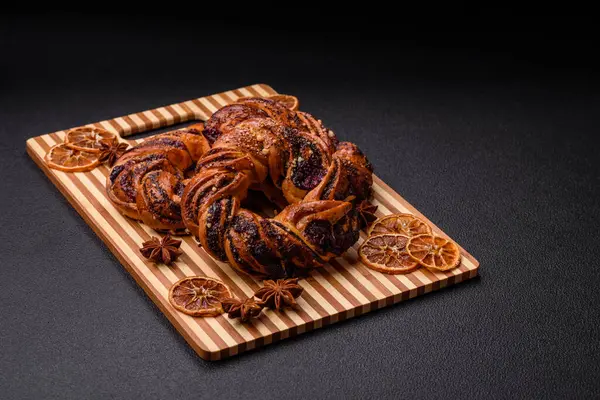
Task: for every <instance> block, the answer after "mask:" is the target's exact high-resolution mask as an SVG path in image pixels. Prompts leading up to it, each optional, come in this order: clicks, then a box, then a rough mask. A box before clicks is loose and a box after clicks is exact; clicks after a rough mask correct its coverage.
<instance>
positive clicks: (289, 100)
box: [268, 94, 300, 111]
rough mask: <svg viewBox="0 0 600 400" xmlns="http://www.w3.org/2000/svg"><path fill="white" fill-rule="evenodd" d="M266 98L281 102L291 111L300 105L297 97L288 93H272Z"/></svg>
mask: <svg viewBox="0 0 600 400" xmlns="http://www.w3.org/2000/svg"><path fill="white" fill-rule="evenodd" d="M268 99H269V100H274V101H276V102H278V103H281V104H283V105H284V106H286V107H287V108H289V109H290V110H293V111H296V110H297V109H298V107H299V106H300V102H299V101H298V98H297V97H296V96H290V95H289V94H274V95H272V96H269V97H268Z"/></svg>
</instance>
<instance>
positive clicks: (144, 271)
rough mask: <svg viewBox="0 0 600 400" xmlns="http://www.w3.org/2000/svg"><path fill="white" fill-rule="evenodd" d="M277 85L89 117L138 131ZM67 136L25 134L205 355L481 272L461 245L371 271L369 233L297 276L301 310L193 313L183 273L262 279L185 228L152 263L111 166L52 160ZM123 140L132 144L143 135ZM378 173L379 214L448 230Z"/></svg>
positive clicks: (239, 292) (244, 285)
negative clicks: (177, 288) (173, 254)
mask: <svg viewBox="0 0 600 400" xmlns="http://www.w3.org/2000/svg"><path fill="white" fill-rule="evenodd" d="M274 93H275V91H274V90H273V89H272V88H271V87H269V86H267V85H263V84H259V85H253V86H248V87H245V88H241V89H236V90H232V91H228V92H224V93H219V94H215V95H212V96H207V97H201V98H198V99H194V100H190V101H185V102H182V103H178V104H172V105H170V106H165V107H159V108H157V109H154V110H148V111H144V112H139V113H135V114H130V115H126V116H123V117H118V118H114V119H111V120H106V121H101V122H97V123H94V124H90V126H97V127H101V128H104V129H107V130H109V131H112V132H115V133H118V134H119V135H120V136H121V137H122V138H125V137H127V136H128V135H131V134H134V133H139V132H143V131H146V130H150V129H155V128H160V127H165V126H169V125H173V124H177V123H180V122H185V121H189V120H206V119H208V118H209V117H210V115H211V114H212V113H213V112H214V111H215V110H217V109H218V108H220V107H222V106H224V105H226V104H228V103H231V102H233V101H234V100H235V99H237V98H239V97H243V96H261V95H263V96H264V95H268V94H274ZM64 136H65V131H59V132H54V133H50V134H47V135H42V136H38V137H34V138H31V139H29V140H28V141H27V152H28V153H29V154H30V155H31V157H32V158H33V160H34V161H35V162H36V163H37V165H38V166H39V167H40V168H41V169H42V170H43V171H44V173H45V174H46V175H47V176H48V177H49V178H50V180H51V181H52V182H53V183H54V184H55V185H56V187H57V188H58V189H59V190H60V191H61V192H62V193H63V194H64V196H65V197H66V198H67V199H68V200H69V202H70V203H71V204H72V205H73V207H75V209H77V211H78V212H79V213H80V214H81V216H82V217H83V218H84V219H85V221H86V222H87V223H88V224H89V225H90V226H91V227H92V229H93V230H94V231H95V232H96V233H97V234H98V236H100V238H101V239H102V240H103V241H104V242H105V243H106V245H107V246H108V247H109V248H110V250H111V251H112V252H113V253H114V254H115V256H116V257H117V258H118V259H119V260H120V261H121V263H122V264H123V266H125V268H126V269H127V270H128V271H129V272H130V273H131V275H132V276H133V277H134V278H135V280H136V281H137V282H138V283H139V285H140V286H141V287H142V288H143V289H144V290H145V291H146V293H147V294H148V296H150V298H151V299H152V300H153V301H154V303H156V305H157V306H158V307H159V308H160V310H161V311H162V312H163V313H164V314H165V315H166V316H167V318H168V319H169V320H170V321H171V323H172V324H173V325H174V326H175V327H176V328H177V330H178V331H179V332H180V333H181V334H182V335H183V336H184V338H185V339H186V340H187V342H188V343H189V344H190V346H192V347H193V348H194V350H196V352H197V353H198V354H199V355H200V357H202V358H204V359H207V360H219V359H222V358H225V357H229V356H232V355H235V354H238V353H241V352H244V351H246V350H251V349H254V348H257V347H260V346H263V345H266V344H269V343H272V342H275V341H277V340H280V339H284V338H287V337H290V336H294V335H298V334H301V333H303V332H307V331H310V330H312V329H316V328H320V327H322V326H324V325H328V324H332V323H335V322H337V321H341V320H344V319H346V318H351V317H354V316H357V315H360V314H364V313H366V312H369V311H371V310H375V309H378V308H382V307H385V306H388V305H391V304H394V303H397V302H400V301H403V300H407V299H410V298H413V297H415V296H419V295H421V294H424V293H428V292H431V291H432V290H437V289H440V288H443V287H445V286H447V285H451V284H454V283H458V282H461V281H463V280H465V279H468V278H472V277H474V276H476V275H477V269H478V267H479V263H478V262H477V260H475V259H474V258H473V257H472V256H471V255H470V254H469V253H467V252H466V251H464V249H461V251H462V255H463V257H462V264H461V265H460V267H458V268H456V269H454V270H452V271H450V272H445V273H434V272H429V271H427V270H425V269H419V270H417V271H414V272H412V273H410V274H407V275H385V274H381V273H379V272H375V271H372V270H370V269H368V268H366V267H365V266H364V265H362V264H361V263H360V262H359V261H358V260H357V253H356V249H357V248H358V246H359V245H360V243H362V241H363V240H364V238H365V236H364V234H362V235H361V239H360V240H359V242H358V243H357V244H356V245H355V246H354V247H353V248H352V249H350V250H349V251H348V252H346V254H344V256H343V257H340V258H338V259H335V260H334V261H332V262H331V263H330V264H328V265H327V266H325V267H324V268H321V269H317V270H315V271H314V272H313V273H312V276H311V277H309V278H308V279H305V280H302V281H301V282H300V283H301V285H302V286H303V287H304V294H303V295H302V296H301V297H300V298H299V299H298V304H299V306H298V308H297V309H295V310H287V311H285V312H275V311H270V310H265V312H264V313H263V314H262V316H261V317H260V318H258V319H255V320H253V321H251V322H250V323H246V324H241V323H239V322H238V321H237V320H231V319H228V318H226V317H224V316H219V317H216V318H192V317H189V316H187V315H184V314H182V313H180V312H178V311H176V310H175V309H174V308H173V307H172V306H171V305H170V303H169V301H168V298H167V293H168V290H169V288H170V286H171V284H172V283H174V282H175V281H177V280H178V279H180V278H182V277H184V276H190V275H206V276H211V277H216V278H219V279H221V280H223V281H224V282H225V283H227V284H228V285H229V286H230V287H231V289H232V291H233V292H234V294H235V295H236V296H238V297H242V296H250V295H252V293H253V292H254V291H255V290H256V289H257V288H259V286H260V283H259V282H258V281H256V280H253V279H252V278H249V277H247V276H244V275H241V274H239V273H237V272H236V271H235V270H233V269H232V268H230V267H229V266H228V265H227V264H225V263H222V262H219V261H215V260H213V259H212V258H211V257H210V256H209V255H208V254H207V253H206V252H205V251H204V250H203V249H201V248H199V247H198V246H197V245H196V243H195V242H194V240H193V239H192V238H191V237H189V236H188V237H183V243H182V247H181V248H182V250H183V251H184V255H183V256H181V257H180V260H179V261H177V262H176V265H175V266H174V267H167V266H164V265H160V266H156V265H154V264H153V263H150V262H148V261H146V260H145V259H144V258H143V257H142V256H141V255H140V253H139V250H138V249H139V247H140V245H141V243H142V242H143V241H146V240H148V239H149V238H150V236H151V235H156V233H155V232H153V231H152V230H150V229H149V228H148V227H146V226H144V225H143V224H140V223H138V222H136V221H133V220H131V219H128V218H125V217H123V216H122V215H121V214H119V212H118V211H117V210H116V209H115V208H114V207H113V206H112V204H111V203H110V202H109V201H108V199H107V197H106V195H105V190H104V185H105V181H106V176H107V174H108V169H107V168H106V167H105V166H101V167H98V168H96V169H95V170H93V171H91V172H85V173H64V172H60V171H56V170H52V169H49V168H47V167H46V165H45V163H44V161H43V158H44V155H45V154H46V152H47V151H48V149H49V148H50V147H51V146H53V145H54V144H56V143H60V142H62V141H63V138H64ZM342 136H343V134H342ZM342 139H343V137H342ZM125 140H126V139H125ZM126 141H127V142H129V143H130V144H131V145H134V144H136V143H138V142H140V141H141V140H126ZM374 180H375V184H374V199H373V203H374V204H376V205H378V206H379V210H378V213H379V214H380V215H385V214H390V213H396V212H409V213H412V214H415V215H417V216H419V217H421V218H422V219H424V220H425V221H427V222H428V223H429V224H430V225H431V227H432V228H433V230H434V232H435V233H436V234H438V235H442V236H446V235H445V234H444V233H443V232H442V231H440V229H439V228H437V227H436V226H435V225H433V224H432V223H431V222H430V221H429V220H428V219H427V218H425V217H424V216H423V215H422V214H421V213H419V212H418V211H417V210H416V209H415V208H414V207H412V206H411V205H410V204H408V203H407V202H406V201H405V200H404V199H403V198H402V197H401V196H400V195H399V194H397V193H396V192H395V191H394V190H393V189H391V188H390V187H389V186H388V185H386V184H385V183H384V182H383V181H381V179H379V178H377V177H374Z"/></svg>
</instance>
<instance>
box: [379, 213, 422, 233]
mask: <svg viewBox="0 0 600 400" xmlns="http://www.w3.org/2000/svg"><path fill="white" fill-rule="evenodd" d="M382 233H399V234H401V235H405V236H408V237H411V236H416V235H423V234H431V228H430V227H429V225H427V224H426V223H425V222H423V221H421V220H420V219H419V218H417V217H415V216H414V215H412V214H391V215H386V216H385V217H382V218H379V219H378V220H377V221H375V222H373V225H371V229H369V235H380V234H382Z"/></svg>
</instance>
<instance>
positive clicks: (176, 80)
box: [0, 17, 600, 399]
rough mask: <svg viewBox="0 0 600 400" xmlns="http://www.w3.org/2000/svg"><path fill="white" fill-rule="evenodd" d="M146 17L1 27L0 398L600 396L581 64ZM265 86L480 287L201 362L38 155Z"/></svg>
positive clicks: (591, 185) (594, 211) (590, 91)
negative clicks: (188, 103) (456, 247)
mask: <svg viewBox="0 0 600 400" xmlns="http://www.w3.org/2000/svg"><path fill="white" fill-rule="evenodd" d="M132 18H133V17H123V18H114V19H108V18H107V17H104V18H99V17H95V18H90V19H89V20H88V19H83V20H82V21H80V22H75V23H73V22H71V23H67V21H66V20H61V19H59V20H56V21H48V20H44V19H42V18H38V19H36V20H27V19H22V18H8V17H7V18H6V19H5V20H4V21H2V23H1V24H0V53H1V54H2V57H0V135H1V137H2V141H1V142H0V152H1V155H0V170H1V171H2V173H3V175H2V187H1V190H0V201H1V208H0V209H1V210H2V212H1V213H0V239H1V240H0V246H1V247H0V250H1V252H2V254H3V257H2V260H3V261H2V263H1V266H2V274H1V277H0V315H1V322H0V393H1V395H0V397H3V398H11V399H21V398H77V399H79V398H110V397H115V398H133V397H136V398H144V399H150V398H169V397H172V398H178V399H183V398H199V397H206V398H236V397H242V396H243V397H245V398H307V397H316V398H324V397H329V398H399V397H423V398H424V397H427V398H436V397H437V398H448V397H469V398H472V397H476V398H485V397H498V398H514V397H553V398H561V397H565V396H568V397H588V398H589V397H592V396H599V395H600V388H599V384H598V377H599V373H600V370H599V363H600V355H599V353H598V343H599V340H600V329H599V327H598V320H599V317H600V315H599V314H600V313H599V311H598V303H599V301H600V296H599V295H598V289H597V287H598V283H599V279H598V278H599V269H598V265H599V262H598V255H599V254H600V252H599V251H598V250H599V247H598V237H599V234H600V229H599V228H598V217H599V216H600V205H599V203H598V201H597V198H598V195H600V190H599V183H600V163H599V162H598V150H597V148H596V147H595V146H594V145H593V139H594V136H596V135H597V134H598V131H599V128H600V123H599V120H598V115H599V111H600V109H599V105H600V104H599V96H598V90H597V89H598V85H597V83H598V82H597V79H596V78H597V76H595V75H594V74H592V73H591V71H592V70H591V67H590V66H587V67H586V62H587V60H585V59H577V60H575V64H572V65H567V67H568V68H567V69H564V67H565V61H564V59H560V60H559V58H560V57H558V56H557V57H556V59H555V58H553V57H552V56H549V57H546V53H545V51H549V52H551V51H554V50H555V48H554V47H553V46H554V44H552V45H548V44H547V43H546V45H547V48H544V49H542V50H539V49H538V50H537V51H538V53H536V54H537V56H538V57H537V58H535V59H533V60H529V59H523V58H522V57H523V54H530V53H529V52H528V51H526V50H527V45H524V46H523V47H522V48H519V49H517V50H518V51H516V52H515V51H513V52H506V48H505V47H497V48H492V49H491V50H489V51H482V49H481V47H480V46H479V47H477V48H468V47H467V48H464V47H463V48H458V47H453V46H441V47H437V48H432V47H431V46H428V45H427V44H425V45H423V46H421V45H418V46H417V45H414V44H409V43H407V42H405V41H389V42H366V41H363V40H361V36H360V35H355V34H341V33H339V34H335V35H333V34H327V35H325V34H324V35H322V36H321V35H317V34H313V35H293V34H288V36H284V35H283V34H281V33H277V32H276V33H275V34H273V35H267V34H257V33H252V29H253V27H251V26H250V27H236V26H230V25H218V24H217V23H214V24H213V25H211V26H208V27H207V26H204V25H202V24H200V23H196V22H192V21H186V22H185V23H183V24H182V25H181V26H179V27H178V26H177V25H175V23H174V22H173V21H170V22H169V24H167V25H165V24H166V23H161V24H155V22H156V19H155V20H152V21H148V20H143V19H142V20H136V21H135V22H132V21H128V19H132ZM84 24H88V25H87V26H86V25H84ZM216 31H217V32H218V34H217V33H215V32H216ZM273 36H275V37H277V38H278V39H277V40H276V42H275V43H273V41H272V37H273ZM341 38H345V40H343V41H341ZM303 42H304V43H307V44H306V45H301V44H300V43H303ZM515 42H516V41H515ZM479 44H481V43H479ZM496 44H497V43H496ZM556 46H558V49H559V50H561V51H562V52H563V53H562V54H564V53H565V52H566V53H567V55H571V56H572V55H573V54H574V53H576V51H575V50H568V49H567V48H568V46H562V45H560V44H556ZM532 48H533V47H532ZM577 62H579V64H577ZM548 64H550V65H548ZM566 64H569V63H566ZM558 67H563V68H562V69H561V68H558ZM258 82H265V83H269V84H271V85H272V86H273V87H274V88H275V89H276V90H278V91H280V92H283V93H291V94H295V95H297V96H298V97H299V98H300V99H301V102H302V108H303V109H305V110H307V111H310V112H311V113H314V114H315V115H317V116H319V117H320V118H322V119H323V120H324V121H326V123H327V124H328V125H329V126H330V127H331V128H332V129H334V130H335V131H336V133H337V134H338V135H339V137H340V138H342V139H344V140H349V141H353V142H355V143H357V144H358V145H359V146H360V147H361V148H362V149H363V150H364V151H365V153H366V154H367V155H368V156H369V158H370V159H371V161H372V162H373V164H374V166H375V169H376V173H377V174H378V175H379V176H380V177H381V178H382V179H383V180H385V181H386V182H387V183H388V184H390V186H392V187H393V188H395V189H396V190H397V191H398V192H399V193H400V194H402V195H403V196H404V197H405V198H406V199H407V200H408V201H409V202H411V203H412V204H413V205H414V206H416V207H417V208H418V209H419V210H420V211H422V212H423V213H424V214H425V215H427V216H428V217H429V218H430V219H431V220H432V221H434V222H435V223H436V224H437V225H439V226H440V227H441V228H442V229H443V230H445V231H446V232H447V233H448V234H449V235H450V236H451V237H453V238H454V239H455V240H457V241H458V242H459V243H461V244H462V245H463V246H464V247H465V248H466V249H467V250H469V251H470V252H471V253H472V254H473V255H474V256H475V257H476V258H478V259H479V261H480V262H481V278H479V279H476V280H473V281H470V282H467V283H464V284H460V285H458V286H456V287H452V288H448V289H444V290H442V291H440V292H437V293H433V294H428V295H425V296H423V297H421V298H418V299H415V300H412V301H409V302H406V303H404V304H400V305H397V306H393V307H390V308H387V309H384V310H381V311H378V312H374V313H372V314H370V315H366V316H363V317H360V318H356V319H352V320H350V321H347V322H344V323H340V324H337V325H334V326H331V327H328V328H326V329H321V330H318V331H316V332H313V333H309V334H305V335H302V336H300V337H298V338H295V339H291V340H285V341H283V342H280V343H278V344H275V345H271V346H268V347H266V348H264V349H261V350H258V351H254V352H250V353H247V354H244V355H242V356H239V357H235V358H233V359H230V360H227V361H224V362H216V363H210V362H206V361H203V360H202V359H200V358H199V357H197V356H196V355H195V353H194V352H193V351H192V350H191V349H190V347H188V345H187V344H186V343H185V341H184V340H183V339H182V338H181V337H180V336H179V334H178V333H177V332H176V331H175V329H174V328H173V327H172V326H171V325H170V324H169V322H168V321H167V319H166V318H165V317H164V316H163V315H162V314H161V313H160V312H159V311H158V309H157V308H156V307H155V306H154V305H153V304H152V302H151V301H150V300H149V299H148V298H147V297H146V295H145V294H144V292H143V291H142V290H141V289H140V288H139V287H138V286H137V285H136V283H135V282H134V281H133V279H132V278H131V277H130V276H129V275H128V274H127V272H126V271H125V270H124V269H123V268H122V267H121V266H120V265H119V263H118V261H117V260H116V259H115V257H113V256H112V255H111V253H110V252H109V251H108V249H107V248H106V246H104V244H103V243H102V242H101V241H100V240H99V239H98V238H97V237H96V236H95V234H94V233H93V231H92V230H91V229H90V228H89V227H88V226H87V225H86V224H85V223H84V221H83V220H82V219H81V218H80V217H79V216H78V215H77V213H76V212H75V211H74V210H73V209H72V208H71V207H70V205H69V204H68V203H67V201H66V200H65V199H64V198H63V197H62V195H60V193H59V192H58V190H56V189H55V188H54V186H53V185H52V184H51V183H50V182H49V181H48V180H47V179H46V178H45V176H44V175H43V173H42V172H41V171H40V170H39V169H38V168H37V167H36V166H35V165H34V163H33V162H32V161H31V160H30V159H29V158H28V156H27V155H26V153H25V140H26V139H27V138H29V137H32V136H37V135H40V134H44V133H47V132H50V131H55V130H59V129H64V128H68V127H72V126H76V125H80V124H84V123H88V122H92V121H98V120H102V119H105V118H109V117H114V116H119V115H124V114H127V113H131V112H135V111H140V110H145V109H148V108H152V107H156V106H160V105H165V104H170V103H173V102H177V101H182V100H186V99H190V98H194V97H199V96H202V95H206V94H210V93H214V92H219V91H223V90H228V89H232V88H236V87H239V86H244V85H247V84H252V83H258Z"/></svg>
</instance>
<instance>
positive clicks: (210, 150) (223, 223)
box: [107, 98, 373, 278]
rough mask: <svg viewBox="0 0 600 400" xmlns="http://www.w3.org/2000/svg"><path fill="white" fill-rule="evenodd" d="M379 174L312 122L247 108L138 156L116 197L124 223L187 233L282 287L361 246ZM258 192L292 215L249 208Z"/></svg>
mask: <svg viewBox="0 0 600 400" xmlns="http://www.w3.org/2000/svg"><path fill="white" fill-rule="evenodd" d="M372 172H373V171H372V167H371V164H370V163H369V161H368V160H367V158H366V157H365V156H364V155H363V154H362V152H361V151H360V150H359V149H358V147H356V146H355V145H353V144H351V143H346V142H343V143H340V142H339V141H338V139H337V138H336V136H335V134H334V133H333V132H332V131H331V130H329V129H327V128H326V127H325V126H324V125H323V124H322V122H321V121H320V120H317V119H316V118H314V117H313V116H312V115H310V114H308V113H304V112H301V111H298V112H295V111H292V110H289V109H287V108H286V107H285V106H283V105H282V104H280V103H277V102H275V101H272V100H268V99H263V98H245V99H242V100H240V101H239V102H238V103H235V104H232V105H228V106H225V107H223V108H221V109H220V110H218V111H216V112H215V113H214V114H213V116H212V117H211V118H210V119H209V120H208V121H206V124H205V127H204V129H202V127H194V128H192V129H189V128H188V129H185V130H181V131H176V132H174V133H167V134H163V135H158V136H155V137H152V138H150V139H148V140H146V141H145V142H143V143H141V144H140V145H138V146H136V147H134V148H133V149H131V150H129V151H128V152H127V153H125V154H124V155H123V156H122V157H121V158H120V159H119V160H118V162H117V163H116V165H115V166H114V167H113V170H112V171H111V174H110V176H109V178H108V182H107V190H108V194H109V198H110V199H111V201H112V202H113V204H115V206H116V207H117V208H118V209H119V210H120V211H121V212H122V213H123V214H125V215H127V216H129V217H132V218H136V219H139V220H142V221H143V222H144V223H146V224H148V225H149V226H151V227H152V228H154V229H158V230H170V231H180V230H181V229H183V228H186V229H187V230H188V231H189V232H190V233H191V234H192V235H194V236H195V237H196V239H197V240H198V242H199V243H200V245H201V246H202V247H203V248H204V249H205V250H206V251H207V252H208V253H209V254H210V255H211V256H213V257H214V258H216V259H219V260H221V261H225V262H228V263H229V264H230V265H231V266H232V267H233V268H235V269H237V270H238V271H240V272H243V273H246V274H248V275H251V276H254V277H257V278H279V277H284V276H299V275H303V274H305V273H306V272H307V271H308V270H309V269H310V268H313V267H316V266H319V265H322V264H324V263H325V262H327V261H328V260H330V259H331V258H332V257H336V256H339V255H341V254H342V253H343V252H344V251H346V250H347V249H348V248H349V247H350V246H352V245H353V244H354V243H355V242H356V241H357V240H358V234H359V230H360V223H359V220H358V213H357V211H356V204H358V203H359V202H360V201H362V200H365V199H367V198H368V197H369V196H370V194H371V186H372ZM188 176H191V179H186V177H188ZM249 189H253V190H263V191H264V192H265V194H266V195H267V196H268V197H269V198H272V199H276V202H277V203H278V205H279V206H280V207H282V208H283V210H282V211H281V212H280V213H279V214H278V215H277V216H276V217H275V218H265V217H262V216H260V215H258V214H256V213H254V212H251V211H249V210H246V209H244V208H242V202H243V201H244V199H245V198H246V197H247V196H248V190H249Z"/></svg>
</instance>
